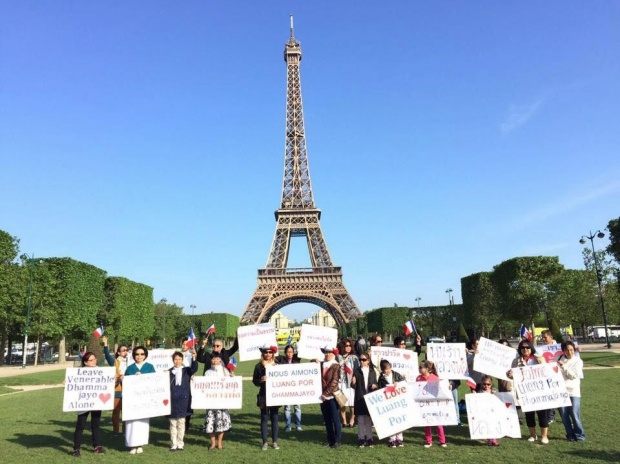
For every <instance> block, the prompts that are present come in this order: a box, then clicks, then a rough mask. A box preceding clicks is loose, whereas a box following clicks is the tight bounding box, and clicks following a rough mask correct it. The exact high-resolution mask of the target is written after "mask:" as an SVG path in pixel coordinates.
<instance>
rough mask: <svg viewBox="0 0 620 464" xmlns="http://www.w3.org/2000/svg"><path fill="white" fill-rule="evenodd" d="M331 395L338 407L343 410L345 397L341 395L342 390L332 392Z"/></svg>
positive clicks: (345, 401) (345, 402)
mask: <svg viewBox="0 0 620 464" xmlns="http://www.w3.org/2000/svg"><path fill="white" fill-rule="evenodd" d="M333 395H334V399H335V400H336V403H338V406H339V407H341V408H344V407H345V406H346V405H347V395H345V394H344V393H342V390H336V391H334V393H333Z"/></svg>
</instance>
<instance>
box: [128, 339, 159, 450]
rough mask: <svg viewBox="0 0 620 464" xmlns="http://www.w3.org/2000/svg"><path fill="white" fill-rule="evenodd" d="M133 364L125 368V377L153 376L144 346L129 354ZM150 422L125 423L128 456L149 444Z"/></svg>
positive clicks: (153, 371) (145, 420) (152, 369)
mask: <svg viewBox="0 0 620 464" xmlns="http://www.w3.org/2000/svg"><path fill="white" fill-rule="evenodd" d="M131 355H132V357H133V360H134V363H133V364H131V365H130V366H128V367H127V370H126V371H125V375H126V376H127V375H142V374H154V373H155V367H154V366H153V365H152V364H151V363H148V362H146V358H147V357H148V355H149V352H148V351H147V349H146V348H145V347H144V346H141V345H139V346H136V347H135V348H134V350H133V351H132V353H131ZM149 428H150V420H149V419H148V418H146V419H135V420H128V421H125V446H127V447H128V448H129V454H141V453H142V452H143V451H144V450H143V449H142V446H143V445H148V443H149Z"/></svg>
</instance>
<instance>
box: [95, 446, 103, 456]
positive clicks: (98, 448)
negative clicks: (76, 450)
mask: <svg viewBox="0 0 620 464" xmlns="http://www.w3.org/2000/svg"><path fill="white" fill-rule="evenodd" d="M93 453H95V454H104V453H105V449H104V447H103V446H95V447H94V448H93Z"/></svg>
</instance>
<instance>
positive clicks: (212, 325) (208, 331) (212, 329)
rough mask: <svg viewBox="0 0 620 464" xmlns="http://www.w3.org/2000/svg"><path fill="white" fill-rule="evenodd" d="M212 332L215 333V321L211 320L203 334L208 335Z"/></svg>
mask: <svg viewBox="0 0 620 464" xmlns="http://www.w3.org/2000/svg"><path fill="white" fill-rule="evenodd" d="M214 333H215V322H212V323H211V325H210V326H209V328H208V329H207V331H206V332H205V335H207V336H209V335H211V334H214Z"/></svg>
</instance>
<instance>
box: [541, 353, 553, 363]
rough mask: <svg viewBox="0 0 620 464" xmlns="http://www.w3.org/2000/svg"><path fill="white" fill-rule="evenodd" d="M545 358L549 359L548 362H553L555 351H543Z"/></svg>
mask: <svg viewBox="0 0 620 464" xmlns="http://www.w3.org/2000/svg"><path fill="white" fill-rule="evenodd" d="M543 358H545V361H547V362H548V363H550V362H553V358H554V356H553V353H552V352H551V351H545V352H544V353H543Z"/></svg>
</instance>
